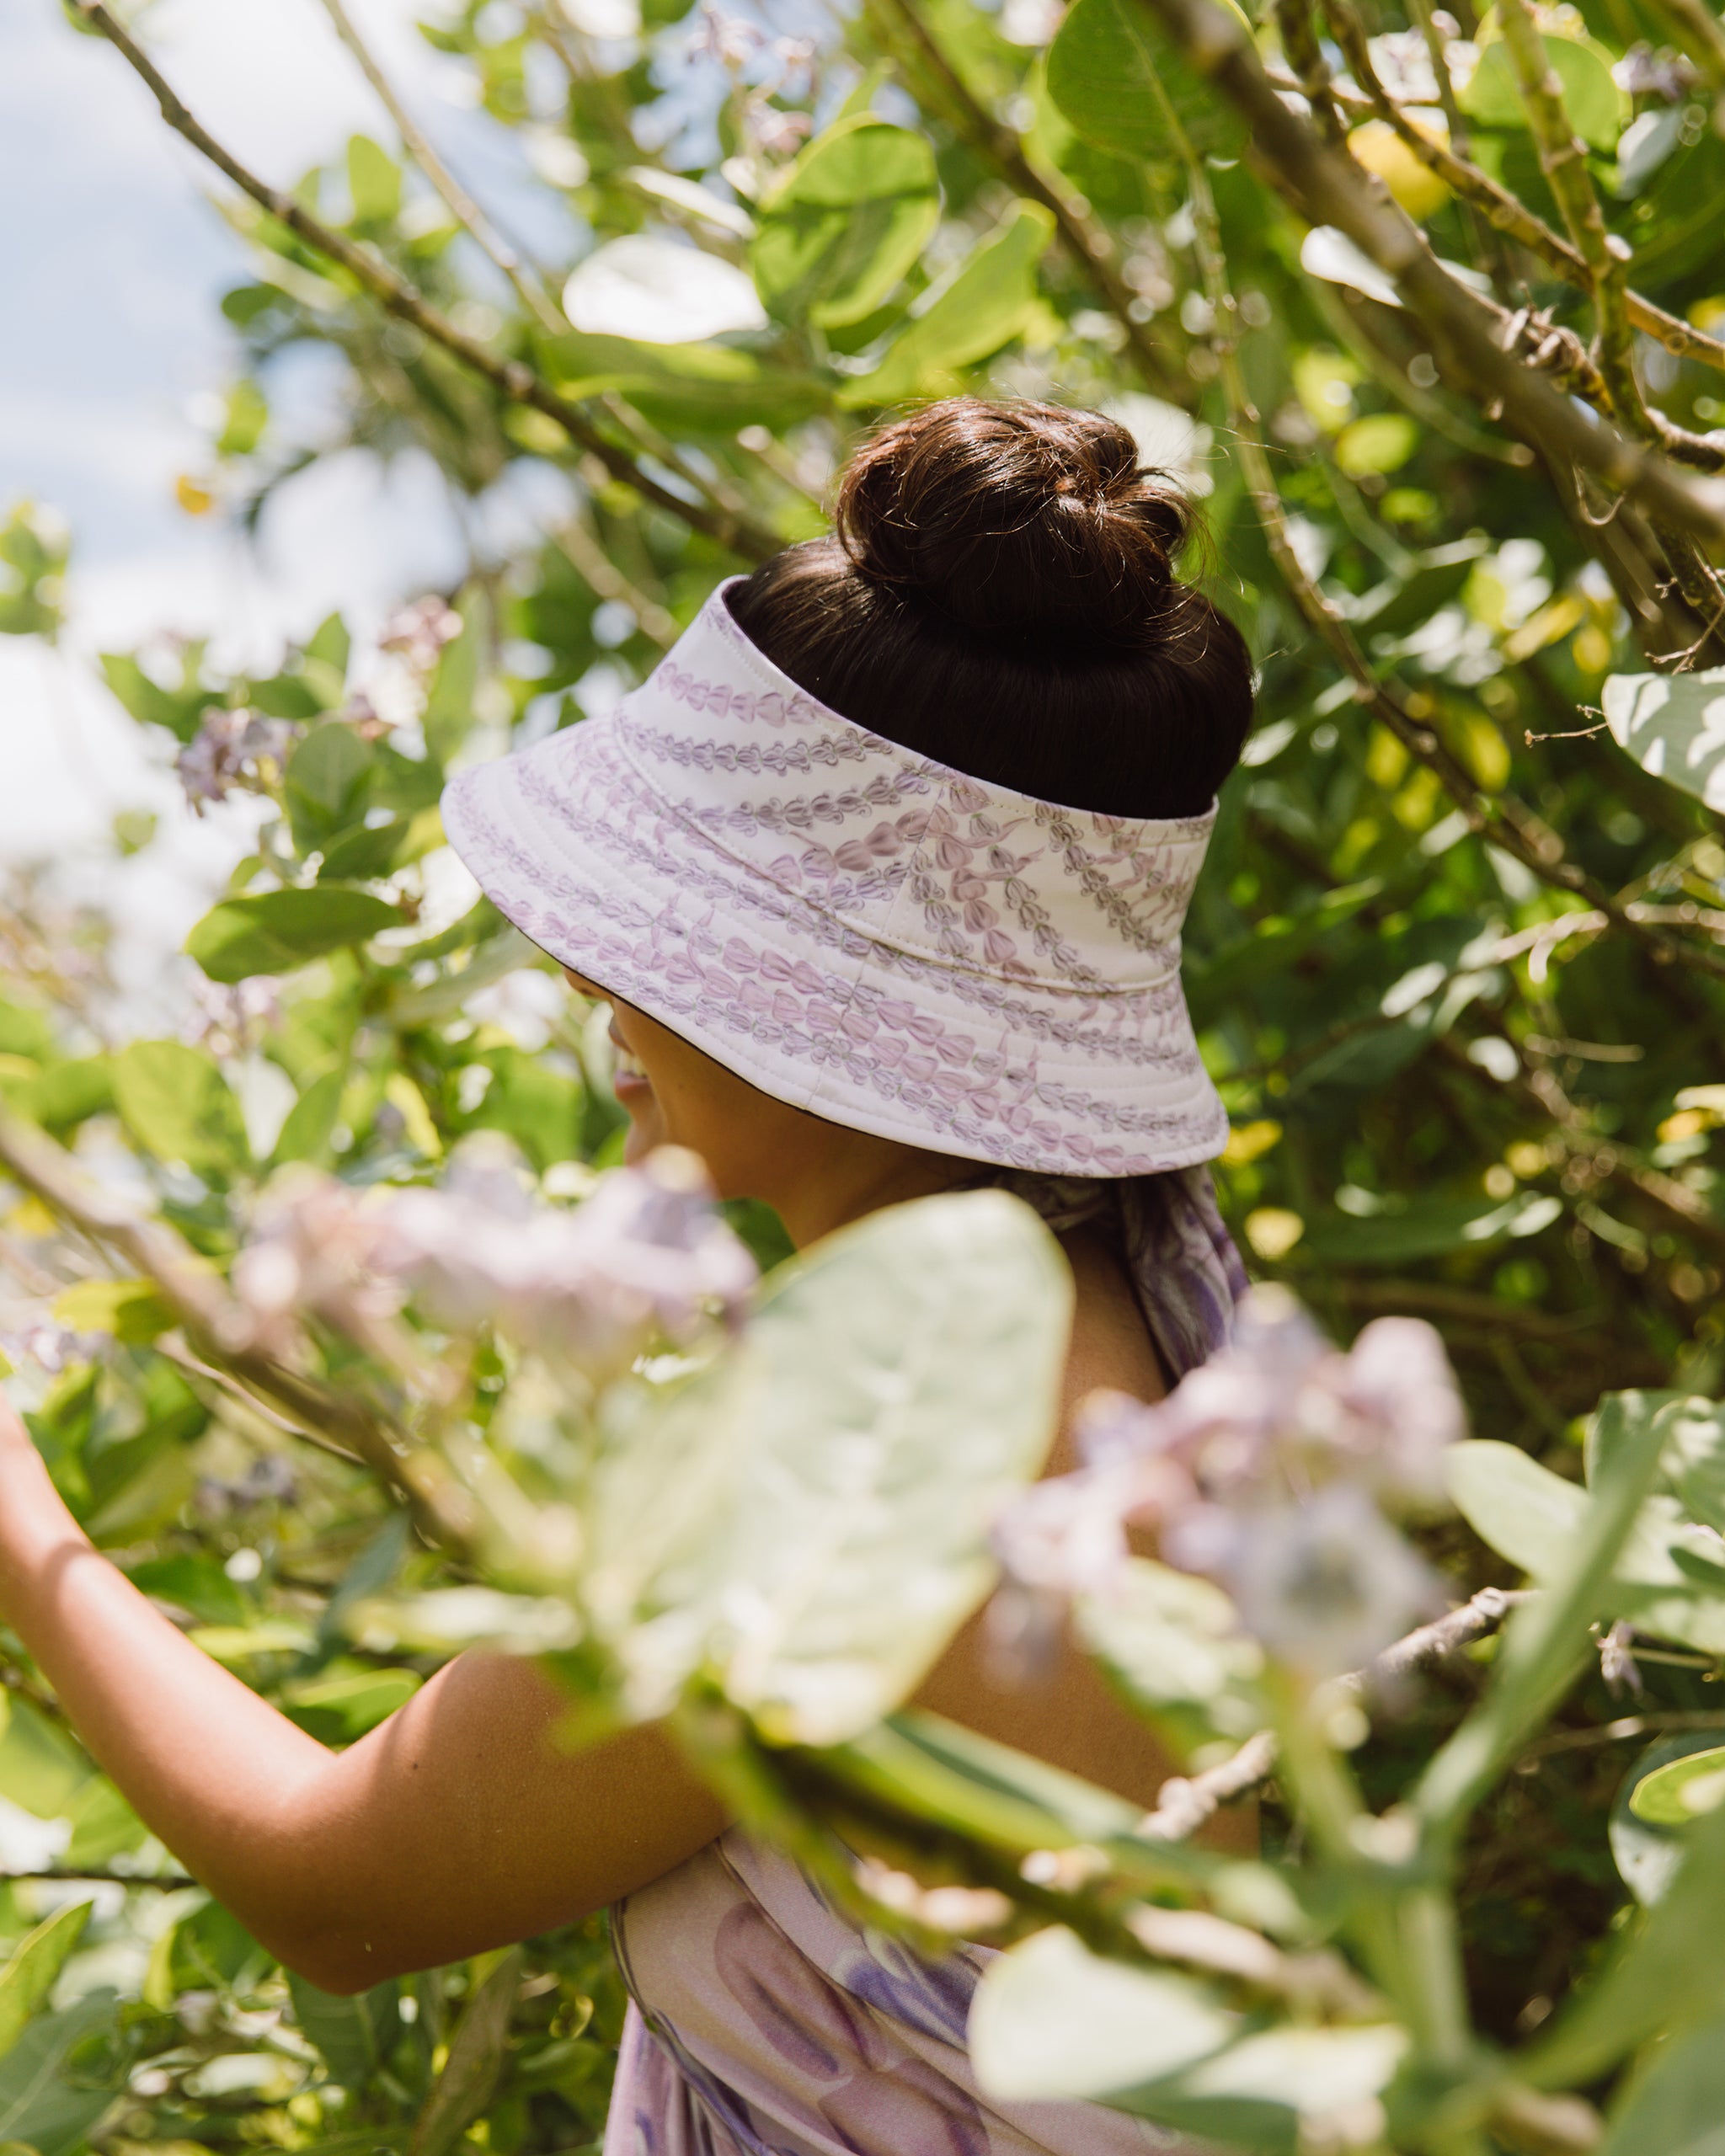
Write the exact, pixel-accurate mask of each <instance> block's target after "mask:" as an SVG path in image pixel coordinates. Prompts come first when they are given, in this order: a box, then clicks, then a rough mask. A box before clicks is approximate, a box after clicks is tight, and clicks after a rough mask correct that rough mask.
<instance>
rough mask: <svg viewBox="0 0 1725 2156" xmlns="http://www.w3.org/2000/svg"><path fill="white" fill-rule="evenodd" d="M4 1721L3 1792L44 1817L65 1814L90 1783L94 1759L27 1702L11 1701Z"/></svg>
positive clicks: (0, 1735)
mask: <svg viewBox="0 0 1725 2156" xmlns="http://www.w3.org/2000/svg"><path fill="white" fill-rule="evenodd" d="M7 1706H8V1712H7V1713H6V1715H5V1716H4V1717H3V1720H0V1796H3V1797H6V1798H8V1799H9V1800H10V1801H11V1802H13V1804H16V1805H19V1806H22V1807H23V1809H24V1811H26V1812H29V1813H31V1814H32V1815H33V1816H34V1817H36V1818H38V1819H60V1818H63V1817H65V1815H66V1812H67V1809H68V1808H69V1806H71V1803H72V1799H73V1798H74V1797H75V1796H77V1792H78V1791H79V1790H81V1789H82V1788H83V1785H84V1784H85V1783H86V1782H87V1781H88V1780H89V1779H90V1775H91V1773H92V1771H93V1770H92V1769H91V1766H90V1763H89V1761H88V1759H87V1758H84V1756H83V1753H81V1752H80V1751H78V1749H77V1747H76V1746H75V1745H74V1744H73V1743H72V1739H71V1738H70V1737H67V1736H65V1735H64V1734H62V1732H61V1731H60V1730H59V1729H58V1728H57V1727H56V1726H55V1725H54V1724H53V1723H52V1722H51V1721H48V1720H47V1719H46V1717H45V1716H43V1715H42V1714H40V1712H39V1711H38V1710H36V1709H35V1707H33V1706H31V1705H30V1704H29V1701H28V1700H17V1699H9V1700H8V1702H7Z"/></svg>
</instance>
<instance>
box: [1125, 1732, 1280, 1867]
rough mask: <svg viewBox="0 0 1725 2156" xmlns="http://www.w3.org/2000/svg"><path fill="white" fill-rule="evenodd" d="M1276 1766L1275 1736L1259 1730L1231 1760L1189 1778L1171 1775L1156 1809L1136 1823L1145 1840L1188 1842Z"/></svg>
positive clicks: (1256, 1785)
mask: <svg viewBox="0 0 1725 2156" xmlns="http://www.w3.org/2000/svg"><path fill="white" fill-rule="evenodd" d="M1275 1764H1276V1740H1275V1736H1274V1732H1272V1731H1270V1730H1268V1729H1261V1730H1259V1731H1258V1734H1257V1736H1256V1737H1247V1740H1246V1742H1244V1743H1243V1744H1242V1746H1241V1747H1240V1749H1239V1750H1238V1751H1237V1752H1236V1753H1234V1755H1233V1756H1232V1758H1227V1759H1224V1760H1223V1761H1222V1762H1221V1764H1220V1765H1219V1766H1215V1767H1206V1768H1205V1769H1204V1772H1203V1773H1202V1774H1194V1775H1192V1776H1190V1777H1189V1778H1188V1777H1187V1776H1185V1775H1182V1774H1172V1775H1170V1776H1169V1778H1168V1780H1167V1781H1165V1782H1164V1783H1163V1784H1162V1787H1161V1788H1160V1789H1159V1790H1157V1791H1156V1809H1155V1811H1154V1812H1146V1814H1145V1816H1144V1817H1143V1819H1142V1820H1141V1821H1140V1822H1139V1827H1138V1833H1139V1834H1140V1836H1141V1837H1142V1838H1144V1839H1145V1840H1146V1841H1151V1842H1184V1841H1188V1840H1189V1839H1190V1838H1191V1837H1192V1836H1193V1835H1194V1834H1195V1833H1197V1832H1198V1830H1199V1828H1200V1827H1202V1826H1204V1825H1205V1824H1206V1823H1207V1822H1209V1821H1210V1820H1211V1819H1213V1818H1214V1817H1215V1815H1216V1813H1217V1812H1219V1811H1220V1809H1221V1807H1222V1806H1223V1805H1225V1804H1231V1803H1232V1801H1234V1799H1235V1798H1236V1797H1239V1796H1247V1795H1249V1794H1250V1792H1251V1791H1252V1790H1255V1789H1256V1788H1257V1787H1258V1785H1259V1783H1260V1782H1263V1781H1268V1779H1269V1777H1270V1774H1271V1773H1272V1772H1273V1771H1274V1767H1275Z"/></svg>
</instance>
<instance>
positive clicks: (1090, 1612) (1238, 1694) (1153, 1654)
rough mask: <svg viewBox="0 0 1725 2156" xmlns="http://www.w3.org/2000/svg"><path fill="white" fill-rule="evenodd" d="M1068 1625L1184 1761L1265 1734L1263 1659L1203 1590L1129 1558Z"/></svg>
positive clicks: (1222, 1598)
mask: <svg viewBox="0 0 1725 2156" xmlns="http://www.w3.org/2000/svg"><path fill="white" fill-rule="evenodd" d="M1074 1615H1075V1617H1076V1622H1077V1627H1078V1633H1079V1636H1080V1638H1081V1640H1082V1641H1083V1643H1084V1645H1085V1646H1086V1647H1087V1649H1088V1650H1089V1652H1091V1653H1092V1654H1093V1655H1095V1656H1096V1657H1097V1660H1098V1661H1099V1662H1101V1663H1102V1666H1103V1668H1104V1669H1105V1670H1106V1671H1107V1672H1108V1675H1109V1676H1110V1677H1112V1678H1114V1681H1115V1682H1116V1684H1119V1686H1120V1688H1121V1689H1123V1690H1124V1693H1125V1694H1126V1696H1127V1698H1128V1699H1130V1700H1131V1701H1132V1702H1133V1704H1134V1705H1135V1706H1136V1707H1137V1708H1138V1709H1139V1710H1140V1713H1142V1714H1144V1715H1146V1716H1147V1717H1148V1718H1149V1719H1150V1721H1151V1722H1152V1723H1154V1724H1155V1725H1156V1727H1157V1728H1159V1729H1160V1730H1162V1732H1163V1733H1164V1734H1165V1735H1167V1736H1168V1737H1171V1738H1172V1740H1173V1742H1175V1744H1176V1745H1177V1746H1178V1748H1179V1749H1180V1751H1181V1752H1182V1753H1190V1752H1191V1751H1192V1750H1193V1749H1194V1748H1195V1747H1196V1746H1197V1745H1199V1744H1200V1743H1204V1742H1213V1741H1214V1740H1215V1738H1216V1737H1218V1736H1220V1737H1232V1738H1233V1739H1234V1740H1235V1741H1236V1742H1241V1741H1242V1740H1243V1739H1245V1738H1246V1737H1250V1736H1251V1735H1252V1732H1253V1731H1254V1730H1258V1729H1261V1728H1262V1727H1263V1725H1264V1722H1265V1721H1266V1719H1267V1716H1268V1710H1267V1707H1266V1705H1265V1702H1264V1700H1263V1696H1262V1694H1260V1692H1259V1690H1258V1682H1257V1680H1258V1677H1259V1675H1260V1674H1261V1673H1262V1671H1263V1652H1262V1650H1261V1649H1260V1648H1259V1647H1258V1644H1257V1642H1256V1641H1254V1640H1252V1638H1251V1637H1250V1636H1248V1635H1247V1634H1246V1633H1244V1632H1242V1630H1241V1629H1240V1619H1239V1614H1238V1613H1237V1612H1236V1609H1235V1608H1234V1605H1233V1604H1232V1603H1231V1601H1230V1600H1229V1599H1228V1598H1227V1596H1226V1594H1225V1593H1223V1592H1222V1590H1221V1589H1220V1588H1219V1587H1216V1586H1215V1585H1214V1584H1213V1583H1212V1582H1210V1581H1209V1580H1205V1579H1199V1577H1197V1576H1196V1575H1195V1574H1194V1573H1191V1572H1175V1571H1174V1570H1173V1569H1172V1567H1171V1566H1167V1565H1159V1564H1156V1563H1153V1562H1152V1561H1151V1560H1150V1559H1149V1558H1147V1557H1133V1558H1130V1559H1129V1560H1128V1561H1127V1562H1126V1564H1125V1566H1124V1567H1123V1568H1122V1570H1121V1572H1120V1574H1119V1577H1118V1578H1117V1579H1115V1580H1114V1581H1113V1582H1110V1584H1109V1586H1108V1588H1106V1589H1103V1590H1102V1591H1100V1592H1098V1593H1093V1594H1087V1595H1084V1596H1081V1598H1079V1599H1078V1601H1077V1603H1076V1607H1075V1609H1074Z"/></svg>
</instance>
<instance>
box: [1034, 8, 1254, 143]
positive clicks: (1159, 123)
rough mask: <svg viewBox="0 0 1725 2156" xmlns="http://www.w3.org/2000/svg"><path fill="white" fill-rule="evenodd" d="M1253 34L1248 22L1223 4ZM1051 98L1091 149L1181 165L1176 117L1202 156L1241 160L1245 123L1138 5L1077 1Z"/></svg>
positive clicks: (1060, 44) (1061, 42)
mask: <svg viewBox="0 0 1725 2156" xmlns="http://www.w3.org/2000/svg"><path fill="white" fill-rule="evenodd" d="M1222 3H1223V4H1224V5H1225V6H1226V7H1228V8H1230V11H1231V13H1234V14H1236V15H1237V16H1239V19H1240V21H1241V24H1242V26H1246V27H1247V29H1249V25H1247V23H1246V17H1245V16H1244V15H1243V14H1242V13H1241V11H1240V9H1239V8H1237V7H1236V6H1234V5H1233V0H1222ZM1048 88H1049V96H1050V97H1051V98H1052V99H1054V101H1055V104H1057V105H1058V106H1059V107H1060V110H1061V111H1062V112H1063V113H1064V114H1065V116H1066V118H1067V119H1068V120H1071V123H1072V125H1073V126H1074V127H1075V128H1076V130H1077V131H1078V133H1079V134H1080V135H1081V136H1083V137H1084V139H1085V141H1087V142H1094V143H1096V144H1097V146H1098V147H1100V148H1102V149H1104V150H1114V151H1116V152H1119V155H1121V156H1122V157H1131V158H1133V159H1135V160H1142V159H1145V158H1155V159H1160V160H1161V161H1162V162H1163V163H1169V164H1178V163H1180V162H1181V160H1182V152H1181V150H1180V147H1179V144H1178V141H1177V140H1176V139H1175V136H1174V135H1173V133H1172V131H1171V130H1170V127H1169V125H1168V118H1169V115H1170V113H1172V116H1173V118H1174V119H1175V120H1176V121H1177V122H1178V125H1179V127H1180V129H1181V130H1182V131H1183V132H1184V134H1185V136H1186V138H1187V140H1188V142H1189V143H1190V144H1191V146H1192V147H1193V148H1194V150H1195V151H1196V152H1198V153H1199V155H1200V156H1205V155H1209V156H1213V157H1236V156H1238V154H1239V152H1240V149H1241V147H1242V143H1243V142H1244V140H1245V127H1244V123H1243V122H1242V120H1240V118H1239V117H1238V115H1237V114H1236V111H1235V109H1234V108H1233V106H1232V105H1231V104H1230V103H1229V101H1228V99H1226V98H1224V97H1219V96H1218V95H1217V93H1216V92H1215V90H1214V89H1213V88H1211V87H1210V84H1209V83H1207V82H1206V81H1205V80H1204V77H1203V76H1201V75H1200V74H1199V72H1197V70H1196V69H1195V68H1194V67H1192V66H1191V65H1190V63H1189V62H1188V61H1186V60H1185V59H1184V58H1183V56H1181V54H1179V53H1178V51H1175V49H1174V47H1173V45H1172V44H1171V43H1170V42H1169V41H1168V40H1167V36H1166V35H1164V33H1163V31H1162V28H1161V26H1160V24H1158V23H1157V22H1156V18H1155V16H1154V15H1153V14H1152V13H1151V10H1150V8H1147V7H1145V6H1142V5H1140V4H1139V0H1077V5H1076V7H1074V8H1072V9H1071V12H1070V13H1068V14H1067V17H1066V19H1065V22H1064V23H1063V24H1061V25H1060V35H1059V36H1058V37H1057V38H1056V39H1055V41H1054V44H1053V45H1052V46H1051V47H1050V48H1049V56H1048Z"/></svg>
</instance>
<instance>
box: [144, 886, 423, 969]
mask: <svg viewBox="0 0 1725 2156" xmlns="http://www.w3.org/2000/svg"><path fill="white" fill-rule="evenodd" d="M399 926H401V915H400V914H399V913H398V911H397V910H396V909H395V908H394V907H393V906H392V905H385V903H384V902H383V900H382V899H377V898H373V897H372V895H371V893H370V892H369V891H355V890H350V889H346V888H345V887H344V886H343V885H341V884H339V883H318V884H317V885H314V886H313V887H312V889H309V890H286V891H262V892H259V893H258V894H255V895H254V896H249V897H246V898H239V899H223V900H222V904H221V905H218V906H212V907H211V910H210V911H209V912H208V913H206V915H204V917H203V919H202V920H201V921H199V922H198V923H197V925H196V926H195V927H194V929H193V930H192V932H191V934H190V936H188V937H187V938H186V940H185V947H186V949H187V950H188V951H189V952H190V954H191V956H192V957H193V958H195V959H196V960H197V962H198V963H199V964H200V966H201V967H202V968H203V969H204V971H205V972H206V974H208V975H209V976H210V978H211V980H219V981H236V980H245V979H249V978H250V977H251V976H252V975H253V974H285V973H291V972H292V971H293V969H294V968H295V967H296V966H302V965H305V964H306V963H307V962H308V961H309V960H311V959H312V958H323V957H325V956H326V955H327V954H328V953H329V952H331V951H339V950H341V949H343V948H344V947H345V946H346V945H348V944H350V943H363V942H365V941H366V938H367V937H371V936H376V935H377V934H378V933H379V932H380V931H382V930H383V929H386V928H398V927H399Z"/></svg>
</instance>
